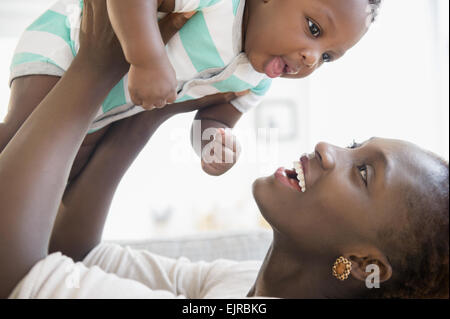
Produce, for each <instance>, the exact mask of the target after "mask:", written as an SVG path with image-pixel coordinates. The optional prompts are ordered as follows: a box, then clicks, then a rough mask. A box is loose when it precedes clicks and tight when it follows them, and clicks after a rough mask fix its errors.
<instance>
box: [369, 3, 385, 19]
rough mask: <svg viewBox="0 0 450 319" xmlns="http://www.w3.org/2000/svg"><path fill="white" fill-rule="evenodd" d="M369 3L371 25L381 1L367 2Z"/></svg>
mask: <svg viewBox="0 0 450 319" xmlns="http://www.w3.org/2000/svg"><path fill="white" fill-rule="evenodd" d="M368 1H369V7H370V16H371V21H370V22H371V23H372V22H375V20H376V18H377V16H378V11H379V10H380V6H381V1H382V0H368Z"/></svg>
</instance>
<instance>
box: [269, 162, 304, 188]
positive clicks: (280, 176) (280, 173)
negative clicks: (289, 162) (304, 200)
mask: <svg viewBox="0 0 450 319" xmlns="http://www.w3.org/2000/svg"><path fill="white" fill-rule="evenodd" d="M275 179H277V180H278V181H279V182H281V183H282V184H283V185H285V186H288V187H289V188H292V189H293V190H295V191H298V192H302V189H301V187H300V186H299V185H298V181H297V180H295V179H292V178H289V177H288V176H287V175H286V169H285V168H284V167H280V168H279V169H277V171H276V172H275Z"/></svg>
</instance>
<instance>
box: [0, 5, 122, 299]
mask: <svg viewBox="0 0 450 319" xmlns="http://www.w3.org/2000/svg"><path fill="white" fill-rule="evenodd" d="M84 8H85V11H84V12H85V14H84V18H83V23H82V28H81V36H80V42H81V48H80V53H79V54H78V56H77V57H76V58H75V60H74V62H73V64H72V65H71V67H70V68H69V69H68V71H67V73H66V74H65V75H64V77H63V78H62V79H61V80H60V81H59V82H58V84H57V85H56V86H55V88H54V89H53V90H52V91H51V92H50V93H49V94H48V95H47V96H46V98H45V99H44V100H43V101H42V102H41V103H40V104H39V106H38V107H37V108H36V110H35V111H34V112H33V113H32V114H31V116H30V117H29V118H28V119H27V121H26V122H25V123H24V124H23V125H22V127H21V128H20V129H19V131H18V132H17V133H16V135H15V136H14V137H13V139H12V140H11V141H10V143H9V144H8V145H7V147H6V148H5V149H4V151H3V152H2V153H1V155H0V236H1V237H0V238H1V242H0V256H1V258H2V262H1V263H0V297H7V296H8V295H9V293H10V292H11V290H12V289H13V287H14V286H15V285H16V284H17V283H18V282H19V280H20V279H21V278H22V277H23V276H24V275H25V274H26V272H27V271H28V270H29V269H30V268H31V267H32V266H33V265H34V264H35V263H36V262H37V261H38V260H40V259H42V258H43V257H45V256H46V254H47V247H48V242H49V238H50V233H51V230H52V226H53V222H54V220H55V216H56V213H57V210H58V206H59V204H60V200H61V197H62V194H63V192H64V189H65V186H66V182H67V179H68V176H69V172H70V168H71V165H72V163H73V160H74V158H75V155H76V153H77V150H78V148H79V147H80V145H81V142H82V140H83V137H84V136H85V134H86V132H87V130H88V127H89V125H90V123H91V121H92V120H93V118H94V116H95V114H96V112H97V109H98V105H100V104H101V102H102V101H103V99H104V98H105V97H106V95H107V93H108V92H109V91H110V90H111V89H112V88H113V87H114V85H115V84H116V82H118V80H120V78H121V76H123V75H124V73H125V72H126V63H125V60H124V59H123V55H122V53H121V50H120V46H119V44H118V41H117V39H116V38H115V36H114V33H113V32H112V30H111V28H110V26H109V23H105V21H107V16H106V17H105V16H104V15H103V16H102V14H101V11H102V10H103V11H104V12H106V8H105V3H104V2H103V1H88V0H85V6H84ZM97 12H100V13H98V14H97ZM119 54H120V56H119Z"/></svg>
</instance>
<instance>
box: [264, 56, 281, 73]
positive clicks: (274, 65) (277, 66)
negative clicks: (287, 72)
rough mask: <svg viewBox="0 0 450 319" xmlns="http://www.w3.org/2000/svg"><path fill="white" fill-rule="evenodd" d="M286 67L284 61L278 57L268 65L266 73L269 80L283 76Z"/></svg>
mask: <svg viewBox="0 0 450 319" xmlns="http://www.w3.org/2000/svg"><path fill="white" fill-rule="evenodd" d="M284 66H285V64H284V61H283V59H282V58H280V57H278V56H277V57H275V58H273V59H272V60H271V61H270V62H269V63H268V64H267V65H266V68H265V70H264V72H265V73H266V75H267V76H268V77H269V78H277V77H280V76H281V75H282V74H283V71H284Z"/></svg>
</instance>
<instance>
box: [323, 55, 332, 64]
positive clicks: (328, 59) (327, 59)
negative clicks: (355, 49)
mask: <svg viewBox="0 0 450 319" xmlns="http://www.w3.org/2000/svg"><path fill="white" fill-rule="evenodd" d="M332 59H333V58H332V57H331V55H329V54H328V53H324V54H322V61H323V62H325V63H328V62H331V60H332Z"/></svg>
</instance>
